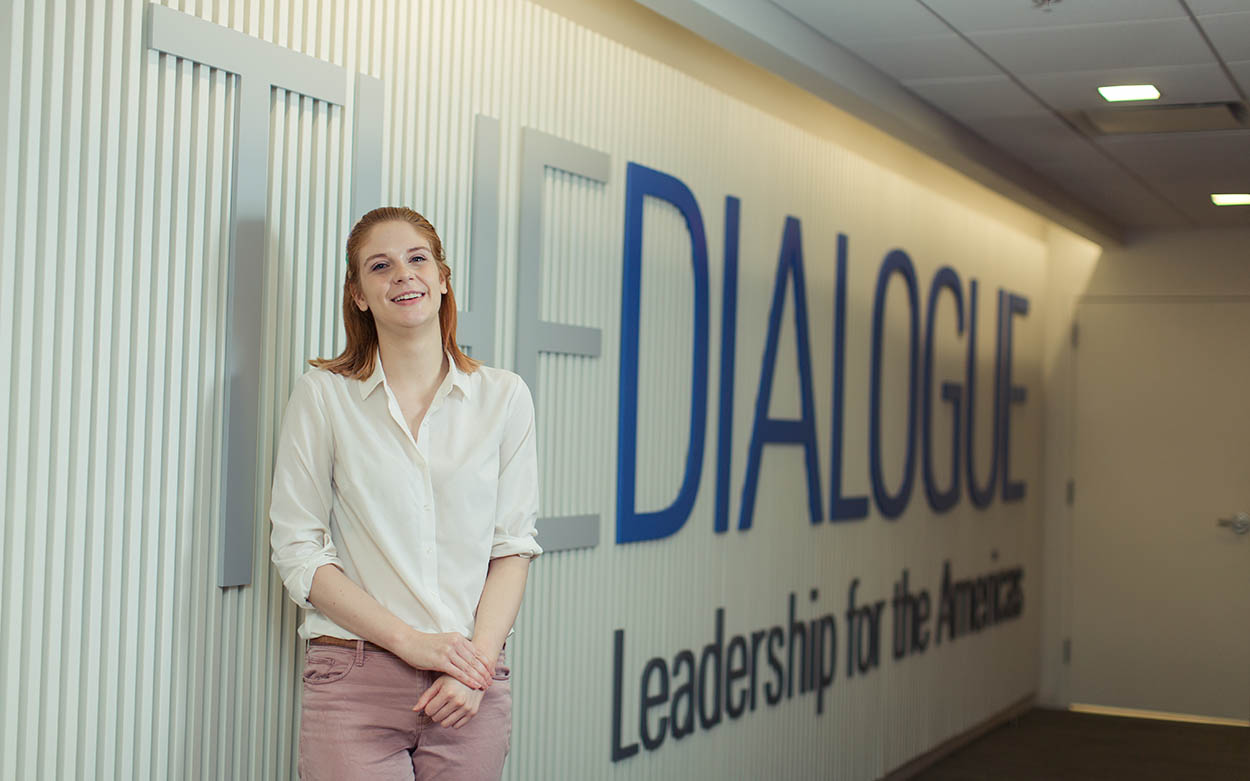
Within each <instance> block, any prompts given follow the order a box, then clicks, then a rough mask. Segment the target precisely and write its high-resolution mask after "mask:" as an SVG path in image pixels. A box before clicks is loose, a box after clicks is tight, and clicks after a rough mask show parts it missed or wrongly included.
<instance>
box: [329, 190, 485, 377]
mask: <svg viewBox="0 0 1250 781" xmlns="http://www.w3.org/2000/svg"><path fill="white" fill-rule="evenodd" d="M384 222H403V223H407V224H409V225H411V226H412V227H414V228H416V229H417V232H418V233H420V234H421V235H422V236H424V237H425V238H426V240H428V241H429V242H430V249H431V250H433V252H434V260H435V262H437V263H438V276H439V279H440V280H441V281H442V282H443V284H445V285H447V292H446V293H445V294H444V295H443V300H442V303H441V304H440V305H439V308H438V325H439V330H440V331H442V334H443V352H445V353H450V354H451V359H452V360H453V361H455V362H456V367H457V368H458V369H460V371H463V372H472V371H474V370H475V369H477V367H479V366H481V365H482V363H481V361H476V360H474V359H472V358H470V357H469V356H467V355H465V354H464V352H463V351H462V350H461V349H460V345H459V344H457V343H456V296H455V294H454V293H452V291H451V267H450V266H448V265H447V260H446V258H445V257H444V255H443V242H442V241H441V240H440V239H439V238H438V232H437V231H435V230H434V226H433V225H431V224H430V221H429V220H427V219H426V218H425V217H422V216H421V215H420V214H417V213H416V212H414V211H413V210H412V209H409V208H407V207H404V206H383V207H381V208H378V209H374V210H373V211H371V212H369V213H368V214H366V215H365V216H363V217H361V218H360V221H359V222H357V223H356V224H355V225H354V226H353V227H352V230H351V233H349V234H347V275H346V276H345V277H344V278H343V325H344V326H345V327H346V328H347V346H346V347H344V348H343V352H342V353H340V354H339V355H338V357H335V358H313V359H312V360H310V361H309V363H310V364H312V365H313V366H315V367H317V368H318V369H326V370H328V371H332V372H334V373H335V374H341V375H343V376H344V377H351V378H352V379H356V380H365V379H368V378H369V375H371V374H373V369H374V361H375V360H377V352H378V329H377V325H376V324H375V323H374V322H373V313H372V312H369V311H364V312H362V311H360V309H359V307H357V306H356V303H355V300H356V296H357V295H358V294H359V293H360V258H359V257H358V255H359V254H360V249H361V247H362V246H363V245H364V243H365V239H367V238H368V237H369V232H370V231H371V230H373V228H374V227H375V226H377V225H378V224H380V223H384Z"/></svg>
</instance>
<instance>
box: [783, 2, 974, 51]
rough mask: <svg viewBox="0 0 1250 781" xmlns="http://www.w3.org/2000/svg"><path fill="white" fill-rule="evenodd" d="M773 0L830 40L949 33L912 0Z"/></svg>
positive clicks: (839, 40)
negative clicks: (869, 0) (835, 0)
mask: <svg viewBox="0 0 1250 781" xmlns="http://www.w3.org/2000/svg"><path fill="white" fill-rule="evenodd" d="M772 2H773V3H774V4H776V5H778V6H780V7H781V8H783V9H785V10H786V11H789V12H790V14H791V15H792V16H794V17H796V18H797V19H799V20H800V21H802V22H804V23H805V24H807V25H808V26H809V27H811V28H813V29H814V30H816V31H817V32H819V33H820V34H821V35H824V36H825V37H826V38H828V39H829V40H831V41H836V42H839V43H841V42H842V41H849V40H853V39H857V38H920V37H922V36H926V35H947V34H949V33H950V28H948V27H947V26H946V25H944V24H942V22H941V21H939V20H938V19H937V17H935V16H934V15H933V14H931V13H929V12H928V11H927V10H925V7H924V6H923V5H921V4H920V3H917V2H916V1H915V0H873V1H872V2H870V3H869V2H855V3H841V2H834V3H831V2H829V0H772Z"/></svg>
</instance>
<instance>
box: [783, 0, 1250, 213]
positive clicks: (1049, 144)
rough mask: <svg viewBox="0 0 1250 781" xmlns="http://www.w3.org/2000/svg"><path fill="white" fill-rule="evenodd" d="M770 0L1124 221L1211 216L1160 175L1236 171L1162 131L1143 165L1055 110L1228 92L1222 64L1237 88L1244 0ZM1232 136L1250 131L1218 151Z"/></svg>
mask: <svg viewBox="0 0 1250 781" xmlns="http://www.w3.org/2000/svg"><path fill="white" fill-rule="evenodd" d="M773 2H775V3H776V4H777V5H778V6H780V7H782V8H784V9H786V10H787V11H789V12H790V13H791V14H793V15H794V16H796V17H798V18H799V19H800V20H802V21H803V22H805V23H806V24H808V25H809V26H811V27H812V28H813V29H816V30H817V31H819V32H820V33H822V34H823V35H824V36H825V37H827V38H829V39H830V40H832V41H834V42H835V43H837V44H839V45H842V46H845V47H846V48H848V49H850V50H851V51H853V52H854V53H856V54H857V55H859V56H860V57H862V58H863V59H865V60H867V61H868V62H870V63H871V64H873V65H874V66H876V67H877V68H879V69H881V70H882V71H884V72H885V73H886V74H887V75H889V76H891V77H893V78H895V79H896V80H898V81H899V82H901V83H902V84H903V85H904V86H905V87H907V88H908V89H910V90H912V91H913V92H915V93H916V94H917V95H919V96H920V97H921V98H923V99H925V100H926V101H928V102H930V103H931V104H933V105H934V106H936V107H937V108H939V109H940V110H942V111H944V112H945V113H947V114H949V115H950V116H952V117H954V118H955V119H957V120H958V121H960V122H961V123H963V124H964V125H965V126H967V127H968V128H969V129H970V130H972V131H973V132H975V133H977V134H978V135H981V136H983V137H984V138H986V139H987V140H989V141H990V142H991V143H993V144H994V145H996V146H998V147H1000V148H1001V149H1003V150H1005V151H1007V152H1008V153H1010V154H1012V155H1013V156H1015V157H1017V158H1018V159H1020V160H1021V161H1022V162H1024V163H1025V164H1027V165H1029V166H1030V167H1032V168H1034V169H1035V170H1037V171H1039V172H1040V173H1042V174H1043V175H1045V176H1047V177H1049V178H1050V179H1052V180H1053V181H1055V182H1056V183H1057V184H1058V185H1060V186H1061V187H1063V188H1064V189H1067V190H1069V191H1072V192H1075V193H1076V194H1077V195H1078V197H1080V196H1081V194H1082V193H1088V198H1087V200H1089V201H1090V203H1091V205H1092V206H1094V207H1095V208H1099V209H1101V210H1103V211H1106V212H1108V213H1111V214H1112V215H1114V217H1115V218H1116V219H1119V220H1121V221H1122V222H1123V223H1124V224H1126V225H1128V226H1130V227H1147V226H1149V227H1175V228H1180V227H1192V226H1193V225H1194V223H1195V221H1196V220H1197V221H1203V224H1208V223H1211V221H1212V219H1213V218H1212V215H1211V214H1210V213H1209V209H1208V208H1207V205H1209V200H1206V199H1205V198H1203V199H1202V200H1203V201H1205V203H1200V204H1198V205H1195V204H1190V203H1188V201H1189V200H1192V199H1193V197H1194V196H1193V195H1192V193H1191V192H1190V191H1189V188H1188V187H1182V186H1181V183H1180V179H1179V178H1177V177H1179V173H1177V174H1175V175H1173V174H1170V173H1169V172H1177V171H1184V172H1185V173H1186V175H1187V176H1188V178H1189V180H1191V182H1192V180H1212V181H1214V180H1215V179H1217V178H1223V179H1233V178H1236V177H1237V176H1240V175H1241V174H1242V171H1241V170H1240V169H1241V166H1240V165H1228V164H1227V163H1226V159H1225V160H1220V159H1218V156H1214V155H1211V154H1205V155H1196V154H1192V152H1193V145H1192V144H1189V143H1184V142H1180V143H1177V144H1176V146H1175V147H1174V148H1170V147H1169V143H1168V139H1167V138H1161V139H1160V140H1159V141H1157V142H1155V143H1154V144H1153V146H1154V147H1155V150H1156V151H1155V154H1156V157H1155V158H1154V159H1153V160H1150V159H1145V158H1143V157H1142V156H1140V155H1135V154H1130V153H1128V151H1127V150H1129V149H1131V148H1132V146H1131V144H1132V141H1131V140H1130V141H1129V142H1126V144H1125V145H1121V146H1120V147H1115V146H1114V145H1113V144H1110V143H1108V142H1107V141H1106V140H1105V139H1097V138H1090V137H1088V136H1086V135H1084V134H1083V133H1081V132H1079V131H1078V130H1077V129H1075V128H1074V127H1073V126H1072V125H1071V124H1070V122H1069V121H1068V120H1067V119H1065V118H1064V117H1063V113H1064V112H1077V111H1088V110H1093V109H1099V108H1106V104H1105V103H1104V102H1103V101H1102V100H1101V98H1100V97H1099V96H1098V95H1097V92H1096V89H1095V87H1096V86H1097V85H1100V84H1114V83H1121V84H1123V83H1142V82H1150V83H1155V84H1157V85H1158V86H1159V87H1160V90H1161V91H1162V92H1163V93H1164V98H1165V100H1166V101H1167V102H1170V103H1207V102H1223V101H1237V100H1239V99H1240V94H1239V88H1238V86H1237V85H1235V84H1233V83H1232V82H1230V78H1229V73H1231V74H1232V76H1233V78H1235V79H1237V80H1238V81H1239V82H1240V90H1241V91H1244V90H1245V89H1246V88H1247V86H1250V0H1187V3H1188V5H1186V2H1182V0H1098V2H1084V3H1079V2H1075V0H1067V1H1066V2H1064V3H1063V4H1062V5H1057V6H1056V7H1055V10H1054V11H1052V12H1050V13H1047V12H1043V11H1040V10H1038V9H1035V8H1033V7H1032V4H1031V2H1029V0H878V2H862V3H861V2H857V3H842V2H837V3H830V2H827V0H773ZM1191 11H1192V12H1193V14H1194V16H1195V17H1196V18H1191V16H1190V12H1191ZM1198 25H1202V30H1201V31H1200V29H1199V26H1198ZM1221 25H1223V26H1221ZM1215 27H1219V29H1220V32H1218V33H1216V34H1214V35H1212V30H1213V29H1214V28H1215ZM1224 27H1227V30H1225V29H1224ZM1204 31H1205V32H1206V34H1207V35H1206V37H1205V38H1204V35H1203V32H1204ZM1208 39H1209V40H1210V41H1211V44H1210V45H1208ZM1212 48H1214V49H1215V50H1216V52H1219V53H1220V55H1222V56H1223V59H1224V60H1226V61H1229V62H1227V69H1228V73H1226V72H1225V70H1224V67H1223V66H1224V65H1225V63H1221V62H1220V57H1218V56H1217V54H1216V52H1213V51H1212ZM1230 52H1231V53H1232V55H1231V56H1230V54H1229V53H1230ZM1230 60H1231V61H1230ZM1239 144H1250V133H1248V134H1246V136H1245V138H1235V139H1233V140H1231V141H1225V142H1222V143H1220V144H1217V146H1219V147H1220V148H1221V149H1228V148H1230V147H1232V148H1234V149H1235V148H1237V147H1238V145H1239ZM1243 148H1244V147H1243ZM1230 154H1233V153H1232V152H1231V151H1230ZM1240 157H1241V158H1246V159H1250V155H1248V154H1245V153H1242V154H1241V155H1240ZM1169 177H1171V178H1169ZM1173 181H1176V182H1177V186H1173ZM1187 184H1189V183H1187ZM1244 187H1245V186H1244V185H1243V189H1244ZM1116 192H1118V193H1120V197H1118V198H1116V197H1112V194H1113V193H1116ZM1225 211H1227V210H1225ZM1247 211H1250V210H1247ZM1240 219H1243V218H1241V217H1239V216H1238V217H1231V216H1227V215H1225V216H1221V217H1220V218H1218V219H1217V220H1216V222H1218V223H1221V224H1228V223H1229V221H1230V220H1234V221H1236V220H1240Z"/></svg>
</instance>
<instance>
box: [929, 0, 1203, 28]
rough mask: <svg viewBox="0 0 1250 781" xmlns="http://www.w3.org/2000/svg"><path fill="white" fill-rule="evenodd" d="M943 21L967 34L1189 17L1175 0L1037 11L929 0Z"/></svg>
mask: <svg viewBox="0 0 1250 781" xmlns="http://www.w3.org/2000/svg"><path fill="white" fill-rule="evenodd" d="M926 2H927V3H928V5H929V7H930V8H932V9H933V10H934V11H936V12H937V13H938V15H939V16H941V17H942V18H943V19H945V20H946V21H947V22H949V23H950V24H952V25H954V26H955V27H956V28H957V29H959V30H960V31H962V32H965V33H971V32H985V31H987V30H1012V29H1017V30H1019V29H1024V30H1036V29H1040V28H1045V27H1072V26H1078V25H1083V24H1097V23H1100V22H1117V23H1120V22H1131V21H1144V20H1148V19H1183V18H1187V16H1186V14H1185V9H1184V8H1183V7H1182V6H1181V4H1180V3H1178V2H1176V0H1096V2H1089V0H1086V1H1085V2H1081V0H1066V2H1061V3H1057V4H1055V5H1052V6H1051V7H1050V10H1042V9H1040V8H1035V7H1034V6H1033V4H1032V3H1030V2H1027V0H1015V1H1014V2H1004V1H1003V0H926Z"/></svg>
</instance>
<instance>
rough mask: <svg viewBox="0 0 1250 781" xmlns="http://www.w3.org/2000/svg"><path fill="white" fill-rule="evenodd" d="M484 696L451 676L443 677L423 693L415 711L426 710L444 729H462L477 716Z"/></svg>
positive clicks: (479, 691) (481, 692) (414, 708)
mask: <svg viewBox="0 0 1250 781" xmlns="http://www.w3.org/2000/svg"><path fill="white" fill-rule="evenodd" d="M483 694H485V692H483V691H481V690H478V689H470V688H469V687H468V686H465V685H464V684H463V683H461V682H460V681H457V680H456V679H455V678H452V677H451V676H450V675H441V676H439V678H438V679H437V680H436V681H434V683H433V684H432V685H431V686H430V688H428V689H426V690H425V692H424V693H422V695H421V697H420V698H419V699H418V700H417V704H416V705H415V706H414V707H413V710H414V711H417V712H418V713H419V712H421V711H422V710H424V711H425V714H426V715H427V716H429V717H430V719H431V720H433V721H436V722H438V723H439V724H441V725H443V726H444V727H454V728H455V729H460V728H461V727H463V726H464V725H465V724H468V723H469V719H471V718H473V717H474V716H476V715H477V709H478V707H479V706H480V705H481V704H482V695H483Z"/></svg>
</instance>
